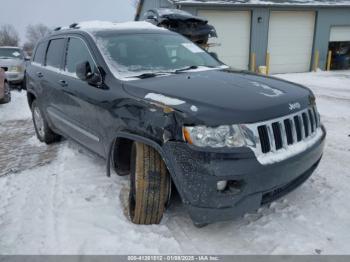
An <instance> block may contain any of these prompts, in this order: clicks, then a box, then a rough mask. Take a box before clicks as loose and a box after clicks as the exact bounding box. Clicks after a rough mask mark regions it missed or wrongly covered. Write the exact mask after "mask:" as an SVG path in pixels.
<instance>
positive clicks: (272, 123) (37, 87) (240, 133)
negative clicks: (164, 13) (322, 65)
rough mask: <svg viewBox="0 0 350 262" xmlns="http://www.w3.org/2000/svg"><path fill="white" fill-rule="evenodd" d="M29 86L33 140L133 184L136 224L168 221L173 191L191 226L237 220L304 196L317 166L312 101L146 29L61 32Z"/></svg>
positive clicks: (42, 49) (142, 25) (319, 129)
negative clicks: (72, 145) (101, 163)
mask: <svg viewBox="0 0 350 262" xmlns="http://www.w3.org/2000/svg"><path fill="white" fill-rule="evenodd" d="M46 50H47V51H46ZM27 77H28V83H29V85H28V102H29V106H30V108H31V109H32V113H33V121H34V126H35V130H36V133H37V137H38V139H39V140H40V141H42V142H46V143H53V142H56V141H58V140H59V139H60V136H65V137H68V138H70V139H72V140H75V141H76V142H78V143H79V144H81V145H82V146H84V147H86V148H87V149H89V150H91V151H93V152H95V153H96V154H98V155H100V156H101V157H103V158H105V159H106V165H107V175H110V170H111V168H112V169H114V170H115V171H116V174H118V175H121V176H123V175H130V176H129V177H130V191H129V202H128V208H129V216H130V219H131V221H132V222H133V223H136V224H157V223H159V222H160V221H161V219H162V216H163V213H164V211H165V209H166V207H167V205H168V203H169V201H170V196H171V192H172V191H171V183H174V186H175V188H176V190H177V191H178V193H179V195H180V197H181V199H182V201H183V203H184V205H185V206H186V207H187V209H188V212H189V214H190V216H191V218H192V220H193V222H194V224H195V225H196V226H203V225H206V224H208V223H213V222H216V221H221V220H229V219H233V218H235V217H237V216H240V215H242V214H244V213H246V212H252V211H254V210H256V209H258V208H259V207H260V206H261V205H263V204H266V203H269V202H271V201H274V200H276V199H278V198H280V197H282V196H284V195H285V194H287V193H288V192H290V191H292V190H293V189H295V188H296V187H298V186H299V185H301V184H302V183H303V182H304V181H306V180H307V179H308V178H309V177H310V176H311V174H312V173H313V171H314V170H315V169H316V167H317V166H318V164H319V162H320V160H321V157H322V152H323V147H324V143H325V137H326V130H325V128H324V127H323V125H322V124H321V122H320V115H319V113H318V112H317V108H316V103H315V96H314V94H313V93H312V92H311V90H309V89H308V88H306V87H304V86H301V85H297V84H294V83H290V82H286V81H283V80H280V79H277V78H273V77H266V76H262V75H256V74H253V73H249V72H246V71H235V70H233V69H229V68H228V67H227V66H225V65H224V64H222V63H221V62H218V61H217V60H215V59H214V58H213V57H212V56H210V55H209V54H208V53H207V52H206V51H204V50H203V49H201V48H199V47H198V46H196V45H195V44H194V43H192V42H191V41H189V40H188V39H187V38H185V37H183V36H181V35H179V34H177V33H174V32H171V31H169V30H165V29H161V28H159V27H155V26H153V25H151V24H149V23H146V22H131V23H125V24H113V23H107V22H106V23H102V22H100V23H97V22H96V23H81V24H73V25H71V26H70V28H69V29H57V31H56V32H54V33H53V34H52V35H50V36H49V37H46V38H44V39H43V40H41V41H40V42H39V44H38V45H37V47H36V50H35V53H34V58H33V62H32V63H31V65H30V66H29V67H28V69H27ZM300 193H301V194H302V191H300ZM310 201H311V200H310Z"/></svg>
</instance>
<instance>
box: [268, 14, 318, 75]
mask: <svg viewBox="0 0 350 262" xmlns="http://www.w3.org/2000/svg"><path fill="white" fill-rule="evenodd" d="M314 27H315V13H314V12H287V11H281V12H271V14H270V24H269V39H268V52H269V53H270V59H271V61H270V72H271V73H272V74H276V73H297V72H307V71H310V66H311V56H312V46H313V39H314Z"/></svg>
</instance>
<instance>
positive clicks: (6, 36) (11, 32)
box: [0, 24, 19, 46]
mask: <svg viewBox="0 0 350 262" xmlns="http://www.w3.org/2000/svg"><path fill="white" fill-rule="evenodd" d="M18 44H19V35H18V32H17V30H16V29H15V28H14V26H13V25H9V24H5V25H2V26H1V27H0V46H18Z"/></svg>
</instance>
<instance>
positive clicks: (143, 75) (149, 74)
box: [128, 73, 168, 79]
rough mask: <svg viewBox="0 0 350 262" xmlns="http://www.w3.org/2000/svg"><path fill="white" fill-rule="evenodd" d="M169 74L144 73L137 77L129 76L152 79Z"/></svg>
mask: <svg viewBox="0 0 350 262" xmlns="http://www.w3.org/2000/svg"><path fill="white" fill-rule="evenodd" d="M167 74H168V73H144V74H141V75H136V76H129V77H128V78H133V77H136V78H140V79H145V78H152V77H156V76H160V75H167Z"/></svg>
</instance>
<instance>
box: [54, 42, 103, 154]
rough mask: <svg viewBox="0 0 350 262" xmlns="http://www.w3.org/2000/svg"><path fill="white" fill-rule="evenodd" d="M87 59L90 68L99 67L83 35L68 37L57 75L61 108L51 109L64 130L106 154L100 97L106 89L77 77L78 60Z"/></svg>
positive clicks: (91, 147)
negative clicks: (62, 61)
mask: <svg viewBox="0 0 350 262" xmlns="http://www.w3.org/2000/svg"><path fill="white" fill-rule="evenodd" d="M86 61H88V62H89V64H90V66H91V68H98V67H97V65H96V62H95V59H94V58H93V55H92V53H91V52H90V49H89V47H88V45H87V43H86V42H85V40H84V39H83V38H82V37H78V36H70V37H69V38H68V39H67V45H66V56H65V63H64V67H63V70H62V74H60V78H59V79H58V83H60V94H59V97H60V99H59V101H57V103H56V105H57V106H58V111H55V112H51V114H53V115H54V117H55V118H56V119H57V120H58V121H60V122H62V126H64V132H65V133H67V134H69V136H70V137H72V138H73V139H74V140H76V141H77V142H79V143H81V144H82V145H84V146H85V147H87V148H89V149H90V150H92V151H94V152H96V153H97V154H99V155H102V156H104V155H105V149H104V147H103V142H102V137H103V130H101V128H100V126H101V125H100V121H101V116H102V115H103V112H102V111H103V109H102V108H101V107H100V100H101V99H100V98H101V96H105V92H107V91H106V90H102V89H99V88H98V87H95V86H91V85H89V84H88V83H87V82H86V81H83V80H81V79H79V78H78V77H77V74H76V67H77V65H78V64H81V63H83V62H86Z"/></svg>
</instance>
